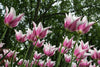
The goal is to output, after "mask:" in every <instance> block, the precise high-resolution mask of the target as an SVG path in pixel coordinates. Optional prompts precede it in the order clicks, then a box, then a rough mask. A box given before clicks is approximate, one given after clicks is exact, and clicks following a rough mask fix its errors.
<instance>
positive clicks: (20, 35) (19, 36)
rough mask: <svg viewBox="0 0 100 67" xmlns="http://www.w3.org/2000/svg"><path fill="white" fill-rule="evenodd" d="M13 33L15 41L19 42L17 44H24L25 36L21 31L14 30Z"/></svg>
mask: <svg viewBox="0 0 100 67" xmlns="http://www.w3.org/2000/svg"><path fill="white" fill-rule="evenodd" d="M15 33H16V39H17V41H19V42H25V41H26V40H27V38H26V34H23V33H22V31H21V30H19V31H16V30H15Z"/></svg>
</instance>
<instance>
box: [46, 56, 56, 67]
mask: <svg viewBox="0 0 100 67" xmlns="http://www.w3.org/2000/svg"><path fill="white" fill-rule="evenodd" d="M54 65H55V61H51V59H49V57H48V58H47V62H46V66H47V67H53V66H54Z"/></svg>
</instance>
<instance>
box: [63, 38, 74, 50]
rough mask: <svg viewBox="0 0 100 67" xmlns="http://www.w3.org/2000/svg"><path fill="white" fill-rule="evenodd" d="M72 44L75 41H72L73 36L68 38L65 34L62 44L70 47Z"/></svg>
mask: <svg viewBox="0 0 100 67" xmlns="http://www.w3.org/2000/svg"><path fill="white" fill-rule="evenodd" d="M74 44H75V41H73V37H72V38H71V39H70V40H69V39H68V37H67V36H66V38H65V40H64V42H63V46H64V47H66V48H69V49H70V48H72V46H73V45H74Z"/></svg>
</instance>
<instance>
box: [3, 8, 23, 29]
mask: <svg viewBox="0 0 100 67" xmlns="http://www.w3.org/2000/svg"><path fill="white" fill-rule="evenodd" d="M8 11H9V9H8V7H6V13H5V19H4V23H5V24H6V25H7V26H10V27H11V28H12V27H16V26H17V25H18V23H19V21H20V20H21V19H22V17H23V16H24V14H23V13H22V14H19V15H18V16H16V11H15V9H14V8H13V7H11V9H10V12H9V13H8Z"/></svg>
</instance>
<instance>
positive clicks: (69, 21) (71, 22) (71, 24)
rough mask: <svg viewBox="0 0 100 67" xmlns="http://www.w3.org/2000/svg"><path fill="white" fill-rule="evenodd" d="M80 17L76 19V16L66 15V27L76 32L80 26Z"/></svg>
mask: <svg viewBox="0 0 100 67" xmlns="http://www.w3.org/2000/svg"><path fill="white" fill-rule="evenodd" d="M79 20H80V17H76V16H75V15H72V14H71V13H69V15H67V14H66V18H65V19H64V27H65V28H66V29H68V30H70V31H72V32H73V31H75V30H76V28H77V26H78V25H79Z"/></svg>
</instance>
